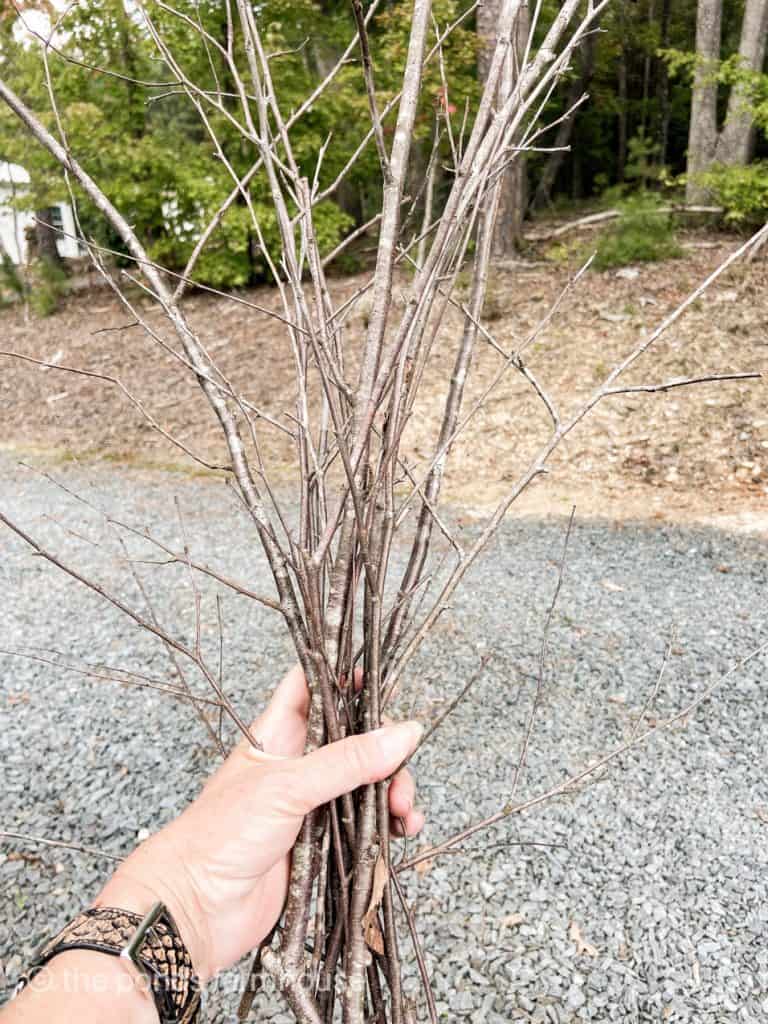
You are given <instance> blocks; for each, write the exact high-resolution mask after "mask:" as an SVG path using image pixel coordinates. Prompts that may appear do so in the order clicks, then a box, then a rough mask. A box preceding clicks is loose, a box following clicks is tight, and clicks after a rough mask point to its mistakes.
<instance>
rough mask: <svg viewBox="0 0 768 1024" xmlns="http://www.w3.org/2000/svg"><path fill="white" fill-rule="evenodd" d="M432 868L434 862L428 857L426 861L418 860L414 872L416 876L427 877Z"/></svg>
mask: <svg viewBox="0 0 768 1024" xmlns="http://www.w3.org/2000/svg"><path fill="white" fill-rule="evenodd" d="M434 866H435V862H434V860H432V858H431V857H428V858H427V859H426V860H420V861H419V863H418V864H417V865H416V867H415V869H414V870H415V871H416V874H417V875H428V874H429V872H430V871H431V870H432V868H433V867H434Z"/></svg>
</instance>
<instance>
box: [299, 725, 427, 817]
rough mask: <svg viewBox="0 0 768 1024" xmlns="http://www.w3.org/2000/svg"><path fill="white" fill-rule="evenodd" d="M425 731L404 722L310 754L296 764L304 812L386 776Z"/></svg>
mask: <svg viewBox="0 0 768 1024" xmlns="http://www.w3.org/2000/svg"><path fill="white" fill-rule="evenodd" d="M423 733H424V729H423V727H422V726H421V725H420V724H419V723H418V722H401V723H400V724H399V725H388V726H385V727H384V728H383V729H374V730H373V731H372V732H366V733H361V734H360V735H358V736H349V737H347V739H344V740H339V741H338V742H337V743H329V744H328V745H327V746H325V747H320V749H319V750H315V751H313V752H312V753H311V754H307V756H306V757H303V758H302V759H301V760H300V761H298V762H297V764H296V768H297V771H296V784H297V788H296V793H295V795H296V798H297V801H298V802H299V803H300V804H301V805H302V810H303V813H305V814H307V813H309V811H311V810H314V808H315V807H320V806H321V804H326V803H328V801H329V800H334V799H335V798H336V797H337V796H341V795H342V793H349V792H351V791H352V790H353V789H357V788H358V787H359V786H365V785H367V784H368V783H370V782H380V781H381V780H382V779H386V778H387V776H388V775H391V774H392V773H393V772H395V771H396V770H397V769H398V768H399V767H400V765H401V764H402V763H403V761H405V760H406V758H408V757H410V755H411V754H412V753H413V751H414V750H415V749H416V747H417V746H418V745H419V741H420V740H421V737H422V735H423Z"/></svg>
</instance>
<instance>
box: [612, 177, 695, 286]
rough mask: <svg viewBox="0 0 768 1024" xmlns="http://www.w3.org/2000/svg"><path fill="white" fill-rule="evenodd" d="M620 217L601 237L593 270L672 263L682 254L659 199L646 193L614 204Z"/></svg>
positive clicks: (670, 220)
mask: <svg viewBox="0 0 768 1024" xmlns="http://www.w3.org/2000/svg"><path fill="white" fill-rule="evenodd" d="M617 205H618V209H619V211H620V216H619V218H618V219H617V221H616V222H615V223H614V224H613V225H612V226H611V227H610V228H608V230H607V231H605V232H603V234H602V235H601V236H600V239H599V242H598V246H597V255H596V256H595V262H594V264H593V266H594V267H595V269H596V270H609V269H610V268H611V267H623V266H626V265H627V264H628V263H651V262H654V261H656V260H668V259H674V258H675V257H677V256H680V255H681V253H682V250H681V248H680V246H679V245H678V242H677V239H676V238H675V226H674V222H673V220H672V217H671V216H670V215H669V214H668V213H666V212H664V210H663V205H662V203H661V201H660V199H659V198H658V196H655V195H653V194H650V193H647V192H639V193H637V195H634V196H629V197H627V198H626V199H624V200H622V201H621V202H620V203H618V204H617Z"/></svg>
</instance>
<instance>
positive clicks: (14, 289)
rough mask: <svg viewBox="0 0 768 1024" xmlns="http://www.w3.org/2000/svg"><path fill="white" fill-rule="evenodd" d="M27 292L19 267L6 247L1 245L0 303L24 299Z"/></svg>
mask: <svg viewBox="0 0 768 1024" xmlns="http://www.w3.org/2000/svg"><path fill="white" fill-rule="evenodd" d="M25 294H26V285H25V283H24V278H23V277H22V276H21V273H20V271H19V268H18V267H17V266H16V264H15V263H14V262H13V260H12V259H11V257H10V256H9V255H8V253H7V252H6V251H5V249H4V248H2V247H0V304H2V305H5V304H6V303H9V302H13V301H14V300H15V299H23V298H24V296H25Z"/></svg>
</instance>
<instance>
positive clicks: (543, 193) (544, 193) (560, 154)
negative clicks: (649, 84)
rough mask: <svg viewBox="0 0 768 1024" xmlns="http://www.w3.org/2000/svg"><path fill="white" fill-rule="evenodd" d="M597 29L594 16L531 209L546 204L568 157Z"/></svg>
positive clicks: (588, 78) (586, 86)
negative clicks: (563, 116)
mask: <svg viewBox="0 0 768 1024" xmlns="http://www.w3.org/2000/svg"><path fill="white" fill-rule="evenodd" d="M599 27H600V16H599V15H598V16H597V17H596V18H595V20H594V21H593V23H592V31H591V32H590V33H589V34H588V35H587V36H585V38H584V41H583V43H582V44H581V47H580V48H579V69H578V72H577V74H576V75H575V76H574V77H573V78H572V79H571V84H570V87H569V89H568V93H567V95H566V98H565V111H566V115H567V116H566V117H565V118H564V119H563V120H562V121H561V122H560V124H559V125H558V128H557V134H556V135H555V140H554V142H553V144H552V147H553V152H552V153H550V154H549V157H548V159H547V162H546V164H545V165H544V170H543V171H542V174H541V177H540V178H539V183H538V185H537V186H536V193H535V195H534V197H533V202H532V203H531V205H532V206H533V207H534V208H538V209H540V208H541V207H543V206H546V205H547V204H548V203H549V202H550V198H551V195H552V189H553V187H554V184H555V180H556V178H557V175H558V173H559V171H560V168H561V167H562V166H563V163H564V161H565V158H566V156H567V155H568V146H569V144H570V141H571V136H572V134H573V126H574V123H575V121H574V114H575V107H576V104H577V103H578V102H579V100H580V99H581V97H582V96H583V95H584V94H585V93H586V92H587V90H588V89H589V85H590V82H591V81H592V75H593V74H594V71H595V50H596V47H597V38H598V29H599Z"/></svg>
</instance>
